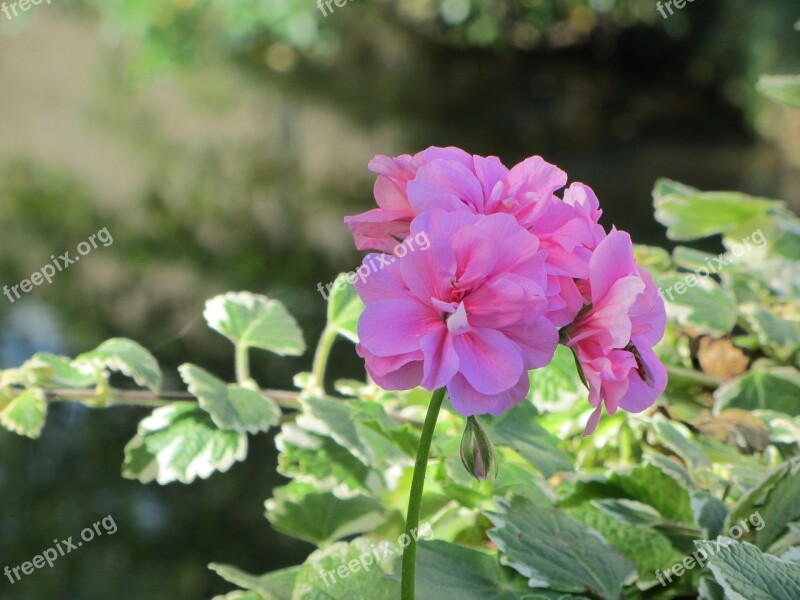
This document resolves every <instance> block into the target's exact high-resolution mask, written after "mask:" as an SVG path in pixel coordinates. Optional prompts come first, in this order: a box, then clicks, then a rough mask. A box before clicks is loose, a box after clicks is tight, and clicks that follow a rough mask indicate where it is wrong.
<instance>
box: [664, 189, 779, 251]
mask: <svg viewBox="0 0 800 600" xmlns="http://www.w3.org/2000/svg"><path fill="white" fill-rule="evenodd" d="M653 198H654V204H655V207H656V220H657V221H658V222H659V223H661V224H662V225H664V226H666V227H667V237H669V239H671V240H678V241H690V240H696V239H700V238H705V237H709V236H712V235H715V234H719V233H725V234H730V235H731V236H733V237H736V238H740V239H741V238H744V237H745V236H746V235H748V234H749V233H751V232H753V231H754V230H756V229H758V228H759V227H766V225H767V224H769V223H771V221H772V219H773V217H772V215H771V214H770V213H771V212H773V211H776V210H779V209H782V208H783V206H784V204H783V203H782V202H778V201H776V200H768V199H764V198H754V197H752V196H748V195H746V194H740V193H738V192H700V191H699V190H696V189H694V188H691V187H688V186H685V185H683V184H680V183H678V182H675V181H670V180H666V179H660V180H659V181H657V182H656V185H655V188H654V189H653Z"/></svg>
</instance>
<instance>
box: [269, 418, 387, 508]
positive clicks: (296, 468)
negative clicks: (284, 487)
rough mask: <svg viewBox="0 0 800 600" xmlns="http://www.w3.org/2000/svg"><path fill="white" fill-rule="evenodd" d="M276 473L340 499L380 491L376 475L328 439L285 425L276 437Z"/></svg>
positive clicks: (380, 486) (288, 424)
mask: <svg viewBox="0 0 800 600" xmlns="http://www.w3.org/2000/svg"><path fill="white" fill-rule="evenodd" d="M275 445H276V446H277V448H278V450H280V455H279V456H278V472H279V473H280V474H281V475H284V476H285V477H290V478H293V479H295V480H296V481H300V482H302V483H308V484H311V485H314V486H315V487H316V488H317V489H320V490H325V491H329V492H332V493H333V494H334V495H335V496H337V497H339V498H349V497H352V496H354V495H357V494H359V493H365V492H367V493H370V492H373V493H374V492H377V491H379V490H381V489H383V485H382V480H381V477H380V475H379V474H378V473H376V472H374V471H373V470H372V469H370V468H369V467H367V466H366V465H364V463H362V462H361V461H360V460H358V459H357V458H356V457H355V456H353V455H352V454H350V452H348V451H347V449H346V448H344V447H342V446H340V445H339V444H337V443H336V442H335V441H334V440H332V439H331V438H329V437H325V436H320V435H316V434H314V433H311V432H309V431H306V430H305V429H303V428H301V427H299V426H298V425H297V424H295V423H286V424H284V425H283V427H282V428H281V433H280V434H278V435H277V436H276V438H275Z"/></svg>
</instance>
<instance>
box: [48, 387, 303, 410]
mask: <svg viewBox="0 0 800 600" xmlns="http://www.w3.org/2000/svg"><path fill="white" fill-rule="evenodd" d="M108 393H109V395H110V396H111V398H113V402H112V405H113V406H167V405H169V404H175V403H176V402H197V398H195V397H194V396H193V395H192V394H190V393H189V392H162V393H159V394H156V393H153V392H151V391H149V390H120V389H116V388H108ZM264 393H265V394H266V395H267V396H269V397H270V398H272V399H273V400H275V401H276V402H277V403H278V405H279V406H282V407H283V408H289V409H295V410H297V409H299V408H300V400H299V399H298V396H299V394H298V393H297V392H289V391H285V390H264ZM95 394H96V391H95V390H94V389H91V388H89V389H83V390H82V389H69V388H52V389H49V390H45V396H46V397H47V400H48V402H83V401H86V400H89V401H91V400H94V399H95V398H96V396H95Z"/></svg>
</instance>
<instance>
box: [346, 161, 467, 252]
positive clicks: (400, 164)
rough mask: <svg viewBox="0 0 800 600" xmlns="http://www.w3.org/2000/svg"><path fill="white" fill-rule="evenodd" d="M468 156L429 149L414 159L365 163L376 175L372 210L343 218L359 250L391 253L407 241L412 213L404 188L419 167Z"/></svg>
mask: <svg viewBox="0 0 800 600" xmlns="http://www.w3.org/2000/svg"><path fill="white" fill-rule="evenodd" d="M464 157H466V158H467V159H468V158H469V155H468V154H467V153H466V152H464V151H463V150H459V149H458V148H437V147H435V146H432V147H430V148H428V149H427V150H424V151H422V152H419V153H417V154H415V155H414V156H411V155H410V154H401V155H400V156H396V157H395V158H389V157H388V156H384V155H382V154H379V155H377V156H376V157H375V158H373V159H372V160H371V161H370V163H369V170H370V171H372V172H373V173H377V174H378V178H377V179H376V180H375V188H374V194H375V201H376V202H377V203H378V208H374V209H372V210H369V211H367V212H365V213H362V214H360V215H355V216H352V217H345V219H344V221H345V223H346V224H347V226H348V227H349V228H350V231H351V232H352V234H353V237H354V238H355V242H356V248H358V249H359V250H380V251H382V252H391V251H392V250H393V249H394V247H395V246H396V245H397V244H398V243H400V242H402V241H403V240H404V239H405V238H406V237H408V231H409V229H408V228H409V225H410V224H411V221H412V219H413V218H414V217H415V216H416V213H415V212H414V210H413V209H412V208H411V206H410V205H409V203H408V194H407V191H406V187H407V185H408V182H409V181H411V180H412V179H414V177H415V176H416V173H417V171H418V169H419V168H420V167H422V166H423V165H425V164H427V163H428V162H429V161H431V160H440V159H447V160H464Z"/></svg>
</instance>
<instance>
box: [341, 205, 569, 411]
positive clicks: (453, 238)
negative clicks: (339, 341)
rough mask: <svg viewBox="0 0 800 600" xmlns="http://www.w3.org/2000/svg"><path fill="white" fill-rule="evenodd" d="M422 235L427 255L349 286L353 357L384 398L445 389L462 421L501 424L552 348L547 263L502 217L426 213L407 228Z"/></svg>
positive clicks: (533, 244)
mask: <svg viewBox="0 0 800 600" xmlns="http://www.w3.org/2000/svg"><path fill="white" fill-rule="evenodd" d="M423 232H424V233H425V235H427V237H428V239H429V240H430V246H429V248H428V250H425V251H415V252H410V253H409V254H407V255H406V256H404V257H403V258H402V259H397V260H396V261H394V262H393V263H391V264H390V265H389V266H387V267H385V268H384V269H382V270H381V271H379V272H377V273H375V274H373V276H371V277H370V278H369V279H367V280H366V281H359V282H357V283H356V290H357V291H358V293H359V295H360V296H361V299H362V300H363V301H364V303H365V305H366V308H365V310H364V312H363V314H362V315H361V318H360V320H359V323H358V333H359V338H360V343H359V345H358V346H357V350H358V352H359V355H360V356H362V357H363V358H364V359H365V361H366V366H367V370H368V371H369V373H370V375H371V376H372V378H373V379H374V380H375V381H376V382H377V383H378V384H379V385H380V386H381V387H383V388H384V389H411V388H413V387H416V386H419V385H421V386H422V387H424V388H426V389H428V390H434V389H437V388H440V387H443V386H446V387H447V389H448V391H449V394H450V397H451V400H452V402H453V406H454V407H455V408H456V410H458V411H459V412H460V413H461V414H463V415H465V416H470V415H475V414H485V413H489V414H493V415H497V414H500V413H502V412H503V411H505V410H506V409H508V408H510V407H511V406H513V405H514V404H515V403H517V402H519V401H520V400H522V399H523V398H524V397H525V396H526V394H527V392H528V388H529V380H528V371H529V370H531V369H535V368H537V367H541V366H544V365H546V364H547V363H549V362H550V361H551V360H552V357H553V353H554V351H555V348H556V345H557V344H558V332H557V329H556V327H555V326H554V325H553V324H552V323H551V322H550V321H548V320H547V319H546V318H545V317H544V314H545V312H546V310H547V307H548V302H547V299H546V296H545V291H546V288H547V275H546V273H545V270H544V268H543V265H544V261H545V258H546V254H545V253H544V252H542V251H541V250H540V248H539V242H538V240H537V238H536V237H535V236H533V235H531V234H530V233H529V232H527V231H526V230H525V229H524V228H523V227H521V226H520V225H519V224H518V223H517V221H516V220H515V219H514V217H513V216H511V215H506V214H493V215H489V216H478V215H476V214H473V213H472V212H469V211H458V212H453V213H447V212H445V211H442V210H427V211H425V212H424V213H423V214H422V215H420V216H418V217H416V218H415V219H414V220H413V221H412V223H411V226H410V233H411V234H412V235H416V234H419V233H423ZM369 258H370V257H369V256H368V257H367V259H366V260H369Z"/></svg>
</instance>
